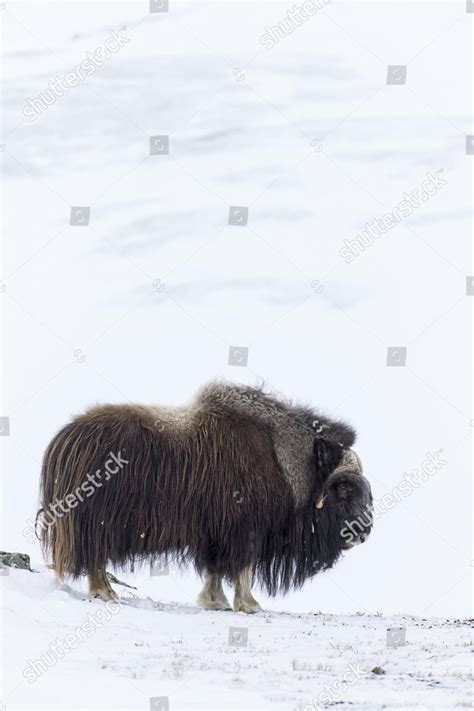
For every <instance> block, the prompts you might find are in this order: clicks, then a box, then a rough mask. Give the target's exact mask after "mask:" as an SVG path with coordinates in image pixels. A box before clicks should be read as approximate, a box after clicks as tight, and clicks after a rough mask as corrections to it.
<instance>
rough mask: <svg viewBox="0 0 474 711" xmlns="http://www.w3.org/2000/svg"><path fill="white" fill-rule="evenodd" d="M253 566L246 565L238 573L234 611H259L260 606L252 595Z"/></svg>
mask: <svg viewBox="0 0 474 711" xmlns="http://www.w3.org/2000/svg"><path fill="white" fill-rule="evenodd" d="M252 582H253V566H251V565H248V566H247V567H246V568H244V569H243V571H242V572H241V573H240V575H239V577H238V580H237V582H236V584H235V595H234V611H235V612H246V613H247V614H252V613H254V612H260V611H261V609H262V608H261V607H260V605H259V604H258V602H257V601H256V599H255V598H254V596H253V595H252Z"/></svg>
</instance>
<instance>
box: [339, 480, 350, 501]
mask: <svg viewBox="0 0 474 711" xmlns="http://www.w3.org/2000/svg"><path fill="white" fill-rule="evenodd" d="M351 492H352V486H351V485H350V484H348V483H347V482H342V483H341V484H338V485H337V487H336V494H337V498H338V499H339V501H343V500H345V499H348V498H349V496H350V495H351Z"/></svg>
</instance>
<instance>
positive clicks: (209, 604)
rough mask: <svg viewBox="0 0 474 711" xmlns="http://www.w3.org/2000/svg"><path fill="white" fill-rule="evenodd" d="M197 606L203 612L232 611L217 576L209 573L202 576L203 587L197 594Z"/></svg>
mask: <svg viewBox="0 0 474 711" xmlns="http://www.w3.org/2000/svg"><path fill="white" fill-rule="evenodd" d="M198 605H199V606H200V607H203V608H204V609H205V610H232V608H231V606H230V602H229V601H228V599H227V598H226V596H225V593H224V589H223V587H222V578H221V577H220V576H219V575H214V574H211V573H206V574H205V575H204V587H203V589H202V590H201V592H200V593H199V597H198Z"/></svg>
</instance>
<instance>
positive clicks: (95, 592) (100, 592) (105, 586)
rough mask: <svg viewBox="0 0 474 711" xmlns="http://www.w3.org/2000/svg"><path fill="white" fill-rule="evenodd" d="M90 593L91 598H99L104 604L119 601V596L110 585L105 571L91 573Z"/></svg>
mask: <svg viewBox="0 0 474 711" xmlns="http://www.w3.org/2000/svg"><path fill="white" fill-rule="evenodd" d="M89 593H90V595H91V597H98V598H99V599H100V600H104V602H109V601H110V600H118V595H117V593H116V592H115V590H114V589H113V588H112V586H111V584H110V583H109V579H108V578H107V575H106V574H105V571H104V570H94V572H92V573H89Z"/></svg>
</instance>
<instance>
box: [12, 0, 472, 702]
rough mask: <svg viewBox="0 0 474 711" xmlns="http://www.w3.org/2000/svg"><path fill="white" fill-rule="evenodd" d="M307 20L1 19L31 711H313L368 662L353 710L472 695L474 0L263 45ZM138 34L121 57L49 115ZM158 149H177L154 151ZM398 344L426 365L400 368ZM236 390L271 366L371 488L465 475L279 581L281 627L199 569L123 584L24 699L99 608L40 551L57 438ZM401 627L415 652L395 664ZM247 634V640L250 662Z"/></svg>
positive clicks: (70, 11)
mask: <svg viewBox="0 0 474 711" xmlns="http://www.w3.org/2000/svg"><path fill="white" fill-rule="evenodd" d="M291 7H292V5H291V4H290V5H287V4H285V3H273V2H272V3H260V2H251V3H246V2H240V3H227V2H221V3H217V2H216V3H197V2H196V3H181V2H173V0H171V5H170V9H169V12H166V13H157V14H150V13H149V12H148V4H147V3H144V2H135V3H86V2H82V3H64V2H62V3H42V2H36V3H17V2H7V3H6V4H5V5H4V7H2V9H1V10H0V17H1V21H2V24H3V53H4V58H3V68H2V70H3V96H2V105H3V124H2V139H1V142H2V144H3V146H2V152H1V154H0V160H1V164H2V174H3V230H2V231H3V234H4V244H3V260H2V273H1V279H2V282H1V287H2V288H1V294H0V296H1V298H2V302H3V349H4V364H5V365H4V368H5V371H4V372H5V377H4V397H3V402H2V411H1V413H0V414H1V415H2V416H3V417H8V418H9V426H10V434H9V436H4V437H2V438H1V444H2V452H3V474H2V480H1V485H2V521H1V538H0V548H1V549H2V550H8V551H11V550H18V551H22V552H26V553H28V554H30V556H31V559H32V565H33V567H34V568H35V569H36V570H40V571H41V573H40V574H37V575H33V574H32V573H28V572H23V571H10V574H9V575H8V576H1V577H0V594H1V596H2V607H3V613H2V622H3V627H4V633H3V634H2V641H3V649H2V652H3V662H4V665H6V672H5V673H4V676H3V691H2V696H1V698H2V699H3V702H4V704H5V705H6V708H7V709H9V708H88V709H92V708H97V709H102V708H104V709H105V708H113V709H118V708H122V707H123V708H125V707H126V708H128V709H130V708H133V709H141V708H143V709H145V708H149V697H155V696H156V697H158V696H168V697H169V700H170V701H169V703H170V708H171V709H177V708H187V709H191V708H210V707H212V708H226V709H231V708H235V709H251V708H259V709H260V708H272V709H274V708H276V709H296V708H298V707H301V708H304V707H305V705H307V704H311V703H313V701H312V700H313V699H314V698H315V697H317V695H318V693H320V691H321V690H322V688H323V685H324V683H329V684H331V683H333V682H334V681H335V680H336V681H337V680H338V679H341V678H342V676H343V674H344V671H345V670H346V669H347V667H348V665H349V664H350V663H356V662H357V661H358V662H360V663H361V664H362V665H363V666H364V669H366V670H368V673H367V675H366V677H364V679H362V680H361V681H360V683H358V684H357V685H356V686H355V687H353V688H351V689H348V690H347V692H346V693H345V695H344V696H342V697H336V696H334V695H333V700H332V702H331V703H332V704H333V705H336V707H337V708H350V709H379V708H390V709H398V708H404V709H407V708H410V709H412V708H413V709H424V708H439V709H445V708H451V707H455V706H456V707H468V706H469V705H470V700H469V698H470V697H469V658H470V657H471V658H472V655H470V654H469V652H470V651H472V642H471V641H470V634H469V632H470V630H469V627H468V626H467V625H466V624H465V623H464V624H462V623H460V622H459V620H463V619H465V618H467V617H469V616H472V610H471V599H472V583H471V575H472V570H473V565H474V563H473V560H472V559H473V553H472V549H471V545H472V544H471V540H472V538H471V536H472V529H471V510H472V457H471V448H470V447H471V438H470V435H471V433H472V425H473V420H472V416H473V415H472V412H471V385H472V381H471V379H472V372H471V367H472V366H471V362H472V361H471V343H470V329H471V313H472V311H471V304H472V301H471V299H470V297H469V296H467V295H466V277H467V276H469V275H471V274H472V273H473V272H472V266H471V242H470V240H471V230H470V227H471V222H470V220H471V212H470V211H471V207H470V205H471V192H472V180H471V169H472V156H470V155H467V154H466V136H467V135H470V134H472V133H473V129H472V119H471V97H472V92H471V84H472V72H471V69H470V63H471V43H472V15H471V14H470V13H468V12H466V4H465V3H464V2H449V3H415V2H411V3H402V2H397V3H382V2H378V3H358V2H357V3H356V2H354V3H352V2H351V3H341V2H336V0H334V2H330V3H328V4H327V5H325V6H324V7H323V8H322V9H321V10H320V11H318V12H317V13H316V15H315V16H313V17H312V18H311V19H310V20H308V21H307V22H306V23H304V24H303V25H302V26H301V27H298V28H297V29H296V30H295V31H294V32H293V33H291V34H290V35H288V36H286V37H285V38H283V39H282V40H281V41H280V42H279V43H278V44H277V45H276V46H275V47H273V48H272V49H271V50H269V51H267V50H266V49H265V48H264V47H263V45H262V44H261V42H260V38H261V37H262V35H263V34H264V32H265V27H266V26H272V25H277V24H278V23H279V22H280V21H281V20H282V19H283V18H285V16H286V14H287V11H288V9H290V8H291ZM124 26H126V28H127V29H126V36H128V37H130V42H129V43H128V44H127V45H126V46H124V47H123V48H122V49H121V50H120V51H119V52H118V53H117V54H115V55H113V56H112V57H111V58H110V59H109V61H107V63H105V64H104V65H103V66H101V67H99V68H97V70H96V71H95V73H94V75H93V76H91V77H88V78H87V79H86V80H85V81H83V82H81V83H80V84H79V85H78V86H77V87H74V88H71V89H70V90H69V91H68V92H67V94H66V95H65V96H63V97H62V98H58V99H57V101H56V102H55V103H54V105H51V106H49V107H48V109H47V111H45V113H44V114H43V115H41V116H39V117H38V118H37V120H36V121H33V122H30V121H29V120H28V118H26V117H25V115H24V114H23V109H24V107H25V103H26V101H27V99H28V98H34V97H36V96H38V95H39V94H40V93H41V92H44V91H45V89H46V88H47V86H48V83H49V82H50V81H52V80H54V78H55V77H56V76H57V75H64V74H66V73H67V72H68V71H73V70H74V69H75V68H76V67H77V66H78V65H79V64H80V63H81V62H82V61H83V60H84V59H85V58H86V53H87V52H88V51H90V52H92V51H93V50H94V49H95V48H96V47H99V46H102V45H103V44H104V41H105V39H106V38H107V37H108V35H109V32H110V30H111V29H118V28H120V27H124ZM388 65H407V80H406V84H404V85H400V86H392V85H387V84H386V79H387V66H388ZM153 135H168V136H169V146H170V148H169V155H164V156H163V155H162V156H150V152H149V138H150V136H153ZM320 149H321V150H320ZM439 170H442V173H441V175H442V176H443V179H444V180H446V183H447V184H446V185H445V186H444V187H442V189H441V190H439V191H438V192H437V193H436V195H434V196H433V197H432V198H431V199H430V200H429V201H427V202H426V203H424V204H422V205H421V206H420V207H419V208H418V209H417V210H415V211H414V213H413V215H411V216H410V217H407V218H406V219H405V220H403V221H402V222H401V223H400V224H398V225H397V226H396V227H394V228H393V229H391V230H389V231H388V232H387V234H386V235H385V236H383V237H381V238H380V239H377V240H375V242H374V244H373V245H372V246H370V247H368V248H367V249H366V250H365V252H364V253H363V254H361V255H360V256H359V257H358V258H356V259H355V260H354V261H353V262H352V263H350V264H347V263H345V261H344V258H343V257H342V256H341V254H340V250H341V248H342V247H343V243H344V240H346V239H347V240H350V239H354V238H355V237H356V235H357V234H359V233H360V232H361V231H362V230H363V229H364V226H365V224H366V223H367V222H368V221H371V220H373V219H375V218H377V217H381V216H382V215H384V214H385V213H388V212H391V211H392V210H393V208H394V207H395V206H396V205H397V204H398V203H399V202H400V201H401V200H402V197H403V194H404V192H411V191H413V190H415V189H420V187H421V184H422V183H423V181H424V180H425V177H426V174H427V172H431V173H437V172H438V171H439ZM231 205H237V206H246V207H248V208H249V219H248V224H247V226H246V227H237V226H229V225H228V222H227V221H228V212H229V206H231ZM71 206H90V223H89V225H88V226H87V227H77V226H70V224H69V218H70V211H71ZM157 280H159V281H157ZM321 287H322V288H321ZM231 346H239V347H245V348H248V364H247V366H245V367H238V366H230V365H228V353H229V347H231ZM393 346H395V347H406V348H407V360H406V365H405V366H403V367H387V365H386V360H387V348H388V347H393ZM215 377H219V378H226V379H229V380H234V381H239V382H244V383H249V384H255V383H257V382H259V380H260V379H262V378H263V379H264V380H265V381H266V382H267V383H268V385H269V387H270V388H272V389H273V390H275V391H277V392H280V393H283V394H284V395H285V396H288V397H291V398H293V399H294V400H295V401H297V402H302V403H305V404H311V405H313V406H315V407H318V408H320V409H321V410H323V411H326V412H328V413H329V414H332V415H335V416H339V417H342V418H344V419H347V420H348V421H350V422H352V423H353V424H354V425H355V427H356V428H357V430H358V432H359V438H358V444H357V447H356V449H357V451H358V453H359V454H360V456H361V458H362V461H363V463H364V466H365V470H366V473H367V476H368V477H369V479H370V481H371V483H372V488H373V493H374V496H375V497H376V498H377V499H381V498H382V497H383V496H384V495H385V494H387V493H390V492H391V491H392V490H393V489H395V488H396V487H397V486H398V485H399V483H400V482H401V481H402V479H403V475H404V473H405V472H408V473H409V472H412V471H413V470H415V469H419V468H420V466H421V464H422V462H423V461H424V460H425V459H426V456H427V453H429V452H431V453H434V452H436V451H437V450H440V449H443V454H444V457H445V459H446V461H447V464H446V465H445V466H444V467H443V468H442V469H441V470H440V471H439V472H438V473H437V474H436V475H435V476H433V477H432V478H430V480H429V481H427V482H426V483H425V484H423V485H422V486H420V487H419V488H417V489H415V490H414V491H413V493H412V494H411V495H410V496H409V497H407V498H406V499H404V500H403V501H401V502H400V503H399V504H398V505H397V506H396V507H395V508H393V509H392V510H391V511H389V512H387V513H386V514H385V515H384V516H383V517H381V518H380V519H379V520H378V521H376V526H375V528H374V531H373V534H372V536H371V538H370V539H369V541H368V542H367V543H366V544H364V545H363V546H361V547H359V548H357V549H355V550H352V551H350V552H349V553H348V554H347V555H345V556H344V559H343V560H342V561H341V562H340V563H339V565H338V566H337V567H336V568H335V569H334V570H332V571H330V572H328V573H326V574H324V575H322V576H320V577H317V578H316V579H314V580H313V581H312V582H310V583H308V584H307V585H306V586H305V587H304V588H303V589H302V590H301V591H299V592H295V593H291V594H289V595H288V596H287V597H284V598H283V597H277V598H275V599H272V600H270V599H267V598H266V597H265V595H264V594H263V593H262V592H261V591H258V590H257V591H256V597H257V599H258V600H259V601H260V602H261V604H262V605H263V606H264V607H265V609H266V610H267V612H266V613H261V614H260V615H257V616H255V617H253V618H249V617H248V616H243V615H236V614H234V613H209V612H204V611H199V610H198V608H196V607H194V601H195V598H196V595H197V592H198V591H199V588H200V582H199V580H197V579H196V577H195V576H194V575H193V573H192V572H187V573H178V572H177V571H174V570H171V571H170V575H169V576H165V577H151V578H150V577H149V576H148V575H146V573H142V574H141V575H140V576H137V575H135V576H133V575H131V574H129V573H127V572H125V573H124V572H117V574H118V575H119V577H121V578H122V579H125V580H127V581H128V582H129V583H131V584H134V585H137V586H138V590H137V591H130V590H127V589H126V588H123V589H120V588H117V589H118V590H120V591H121V594H122V596H123V597H125V598H127V599H128V603H129V604H128V605H126V606H124V609H123V610H121V611H120V613H119V615H118V616H117V617H114V619H113V620H112V621H110V622H109V623H107V625H105V626H104V629H102V630H100V631H98V632H97V633H96V634H95V635H94V637H93V638H92V639H91V640H89V641H88V642H85V643H84V644H82V645H81V646H80V648H79V649H77V650H75V651H73V652H71V654H70V655H68V656H67V658H66V659H64V660H62V661H59V662H58V664H57V665H56V666H54V668H52V669H50V670H49V671H48V672H47V673H46V674H45V675H44V676H42V677H41V678H40V679H39V680H37V681H36V682H35V683H34V684H28V682H27V681H26V680H25V679H24V677H23V676H22V671H23V669H24V667H25V666H26V663H27V659H29V658H39V657H40V656H41V655H42V654H43V653H44V652H45V651H46V649H47V647H48V645H49V643H50V642H52V641H53V640H54V639H55V638H57V637H62V636H64V635H65V634H67V632H68V631H70V630H71V629H75V628H76V627H77V626H79V625H80V624H82V622H83V621H84V619H85V618H86V614H87V613H88V612H91V611H97V610H98V609H99V608H100V605H101V604H102V605H103V603H99V602H97V601H84V600H83V599H81V596H80V595H79V596H76V597H75V593H77V592H81V591H83V590H85V587H84V586H82V583H81V582H79V583H76V584H74V585H72V586H71V589H66V590H59V589H58V588H57V587H56V586H55V583H54V581H53V577H52V575H51V573H50V572H49V571H46V569H45V568H44V565H43V562H42V559H41V554H40V551H39V548H38V546H37V545H36V543H29V542H28V541H27V540H26V539H25V536H24V535H23V534H22V531H23V529H24V528H25V525H26V522H27V520H28V519H29V518H33V517H34V514H35V512H36V507H37V494H38V478H39V468H40V462H41V456H42V452H43V451H44V448H45V447H46V445H47V443H48V441H49V440H50V438H51V437H52V436H53V434H54V432H55V431H56V430H57V429H58V428H59V427H60V426H61V425H63V424H64V423H65V422H66V421H67V420H68V419H69V418H70V417H71V415H73V414H75V413H78V412H80V411H81V410H83V409H84V408H85V407H87V406H89V405H91V404H93V403H96V402H125V401H131V402H150V403H159V404H167V405H173V404H183V403H185V402H187V401H189V400H190V399H191V397H192V395H193V393H194V392H195V391H196V389H197V388H198V387H199V386H200V385H201V384H203V383H204V382H206V381H207V380H209V379H212V378H215ZM131 593H133V595H135V596H136V598H131ZM130 600H132V603H133V605H132V603H131V602H130ZM131 605H132V606H131ZM135 608H136V609H135ZM288 613H293V614H288ZM315 613H318V614H315ZM356 613H359V614H356ZM413 615H414V616H415V617H412V616H413ZM435 618H436V619H435ZM446 618H449V620H448V619H446ZM398 624H402V625H403V626H405V627H407V641H408V643H407V645H406V646H405V647H402V648H399V649H397V650H387V649H386V648H385V630H386V628H387V627H389V626H392V625H398ZM229 625H237V626H245V627H248V628H249V642H248V646H247V647H246V648H245V649H244V648H242V649H240V648H236V647H232V646H229V645H228V643H227V636H228V628H229ZM376 665H380V666H382V667H383V668H384V670H385V671H386V674H385V675H380V676H378V675H374V674H373V673H372V672H370V670H371V669H372V668H373V667H374V666H376ZM329 707H330V705H329V706H328V708H329Z"/></svg>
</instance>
